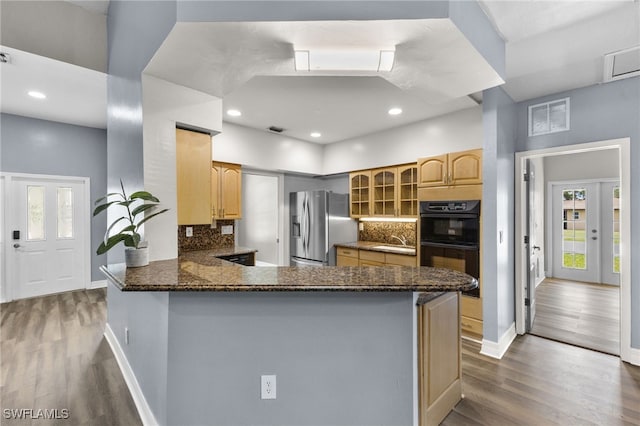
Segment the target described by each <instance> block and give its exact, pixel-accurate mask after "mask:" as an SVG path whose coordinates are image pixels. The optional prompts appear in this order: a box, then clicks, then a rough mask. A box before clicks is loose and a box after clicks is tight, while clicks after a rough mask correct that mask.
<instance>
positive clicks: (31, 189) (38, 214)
mask: <svg viewBox="0 0 640 426" xmlns="http://www.w3.org/2000/svg"><path fill="white" fill-rule="evenodd" d="M44 220H45V217H44V186H31V185H29V186H27V240H29V241H34V240H44V239H45V233H44V223H45V222H44Z"/></svg>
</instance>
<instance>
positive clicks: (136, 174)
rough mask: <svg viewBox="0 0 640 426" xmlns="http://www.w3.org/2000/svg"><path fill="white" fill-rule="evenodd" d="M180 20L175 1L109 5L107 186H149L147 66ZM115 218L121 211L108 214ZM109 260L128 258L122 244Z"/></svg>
mask: <svg viewBox="0 0 640 426" xmlns="http://www.w3.org/2000/svg"><path fill="white" fill-rule="evenodd" d="M175 22H176V4H175V2H174V1H114V2H111V3H110V5H109V15H108V17H107V32H108V33H107V35H108V37H107V38H108V52H109V76H108V80H107V104H108V107H107V129H108V131H107V146H108V148H107V173H108V181H107V185H108V188H109V191H110V192H111V191H114V190H118V188H119V185H120V179H122V181H123V182H124V184H125V188H126V190H127V191H128V192H130V191H136V190H140V189H143V188H144V167H143V152H142V147H143V143H142V70H144V68H145V67H146V66H147V64H148V63H149V60H150V59H151V57H152V56H153V54H154V53H155V52H156V51H157V50H158V48H159V47H160V45H161V44H162V42H163V41H164V39H165V37H166V36H167V34H168V33H169V31H170V30H171V28H173V25H174V24H175ZM108 214H109V216H108V218H109V222H111V221H112V220H114V219H115V218H117V217H118V216H116V214H117V212H113V211H110V212H108ZM107 256H108V259H109V263H118V262H122V261H124V249H123V247H122V245H119V246H118V247H116V248H115V249H113V250H111V251H109V253H108V254H107Z"/></svg>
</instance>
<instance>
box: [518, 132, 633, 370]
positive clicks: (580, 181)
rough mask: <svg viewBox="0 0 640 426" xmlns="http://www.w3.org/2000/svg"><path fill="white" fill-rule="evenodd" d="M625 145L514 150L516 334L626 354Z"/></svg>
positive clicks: (619, 141) (628, 309)
mask: <svg viewBox="0 0 640 426" xmlns="http://www.w3.org/2000/svg"><path fill="white" fill-rule="evenodd" d="M628 150H629V139H617V140H612V141H603V142H594V143H588V144H580V145H573V146H566V147H557V148H550V149H545V150H537V151H529V152H522V153H517V154H516V169H517V170H516V179H517V182H516V241H517V247H519V248H518V251H519V254H518V255H517V258H516V259H517V261H516V277H517V280H518V283H517V285H516V298H517V300H516V330H517V332H518V333H519V334H524V333H532V334H536V335H540V336H542V337H547V338H551V339H553V340H558V341H563V342H566V343H570V344H573V345H576V346H582V347H586V348H590V349H594V350H598V351H602V352H607V353H613V354H616V355H617V354H619V355H620V356H621V358H622V359H623V360H626V359H628V358H629V357H630V351H631V346H630V340H631V335H630V334H631V332H630V329H631V324H630V323H631V320H630V312H631V306H630V299H629V297H630V287H631V283H630V265H629V261H630V259H629V258H628V252H625V250H624V249H623V247H624V246H625V244H628V240H627V238H628V235H629V231H630V220H629V216H628V213H626V212H628V211H629V206H630V201H629V198H628V197H625V196H624V194H625V193H626V194H628V193H629V192H628V191H629V175H630V164H629V157H628ZM532 160H533V162H534V163H535V165H536V166H537V167H535V174H536V178H537V179H538V181H540V180H542V181H544V184H537V185H535V187H534V185H529V184H528V182H527V181H526V179H525V178H526V177H527V176H526V175H527V173H526V172H527V170H528V165H529V163H530V162H531V161H532ZM589 161H593V163H589ZM611 163H612V164H611ZM554 164H555V166H554ZM558 164H560V165H561V166H560V167H558ZM607 165H608V166H609V169H611V168H612V169H613V171H612V172H611V173H608V174H607V173H606V172H604V170H605V169H606V168H607ZM554 167H555V170H556V171H555V172H554V171H553V170H554ZM532 170H533V169H532ZM557 170H560V172H557ZM598 173H600V174H601V175H599V174H598ZM541 191H544V192H542V193H541ZM532 200H536V201H535V202H534V203H532V202H531V201H532ZM540 210H542V211H543V214H541V213H540ZM529 213H532V214H531V215H530V214H529ZM533 216H537V217H538V219H535V218H534V217H533ZM625 230H626V231H625ZM541 233H542V236H540V235H541ZM625 235H626V236H627V237H625ZM612 300H613V302H612ZM625 358H626V359H625Z"/></svg>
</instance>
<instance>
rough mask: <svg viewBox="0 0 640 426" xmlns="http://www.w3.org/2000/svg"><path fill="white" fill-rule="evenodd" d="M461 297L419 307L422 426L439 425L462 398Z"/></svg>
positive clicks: (447, 295) (449, 295)
mask: <svg viewBox="0 0 640 426" xmlns="http://www.w3.org/2000/svg"><path fill="white" fill-rule="evenodd" d="M459 318H460V296H459V294H458V293H444V294H443V295H441V296H439V297H437V298H435V299H433V300H431V301H429V302H427V303H425V304H424V305H421V306H419V307H418V375H419V385H418V400H419V415H420V426H427V425H438V424H440V422H441V421H442V420H443V419H444V418H445V417H446V416H447V414H449V412H450V411H451V410H452V409H453V407H455V405H456V404H457V403H458V401H460V399H461V398H462V362H461V354H462V346H461V338H460V321H459Z"/></svg>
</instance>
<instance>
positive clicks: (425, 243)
mask: <svg viewBox="0 0 640 426" xmlns="http://www.w3.org/2000/svg"><path fill="white" fill-rule="evenodd" d="M420 245H421V246H426V247H441V248H451V249H461V250H478V246H477V245H476V244H472V245H469V244H449V243H432V242H429V241H420Z"/></svg>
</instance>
